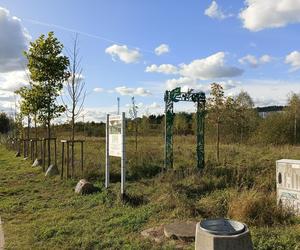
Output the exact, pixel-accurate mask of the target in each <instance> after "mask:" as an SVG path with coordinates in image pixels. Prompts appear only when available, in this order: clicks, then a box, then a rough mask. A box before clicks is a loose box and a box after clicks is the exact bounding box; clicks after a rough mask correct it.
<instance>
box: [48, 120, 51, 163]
mask: <svg viewBox="0 0 300 250" xmlns="http://www.w3.org/2000/svg"><path fill="white" fill-rule="evenodd" d="M47 132H48V149H47V150H48V167H49V166H50V165H51V148H50V147H51V141H50V138H51V122H50V120H48V122H47Z"/></svg>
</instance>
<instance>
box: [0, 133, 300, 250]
mask: <svg viewBox="0 0 300 250" xmlns="http://www.w3.org/2000/svg"><path fill="white" fill-rule="evenodd" d="M194 142H195V139H194V138H193V137H188V136H187V137H177V138H175V148H174V150H175V163H176V164H175V168H176V169H177V171H168V172H165V173H161V166H162V163H163V143H162V138H160V137H144V138H140V141H139V145H140V146H139V154H138V159H137V162H136V160H135V157H134V151H133V150H132V149H133V148H134V146H133V139H131V138H129V140H128V150H127V151H128V152H127V153H128V171H127V172H128V183H127V193H128V197H129V198H128V200H127V203H126V204H123V203H122V202H121V201H120V198H119V189H120V184H119V178H120V176H119V165H118V161H117V160H114V161H113V162H112V163H113V164H112V165H113V167H112V182H113V183H112V185H111V187H110V188H109V189H108V190H105V189H104V188H103V182H104V174H103V173H104V140H103V139H101V138H100V139H99V138H90V139H89V140H88V141H87V143H86V149H85V177H86V178H88V179H89V180H91V181H92V182H93V183H94V184H95V185H96V186H98V187H99V188H100V190H101V191H100V192H98V193H95V194H93V195H87V196H78V195H75V194H74V191H73V189H74V187H75V185H76V182H77V181H78V179H76V180H68V181H67V180H63V181H62V180H60V178H59V177H55V178H50V179H46V178H45V177H44V175H43V173H42V170H41V169H40V168H33V167H31V164H30V162H29V161H24V160H23V159H21V158H15V157H14V152H12V151H7V150H6V149H5V147H4V146H0V216H1V218H2V220H3V222H4V231H5V240H6V248H7V249H174V248H175V246H176V245H177V244H178V242H176V241H173V240H171V241H167V240H166V241H165V242H163V243H161V244H156V243H154V242H151V241H148V240H146V239H144V238H142V236H141V235H140V232H141V231H142V230H143V229H146V228H149V227H152V226H157V225H161V224H165V223H170V222H173V221H176V220H200V219H201V218H208V217H209V218H211V217H228V218H232V219H237V220H240V221H243V222H245V223H247V224H248V225H249V227H250V230H251V233H252V239H253V242H254V246H255V249H259V250H269V249H270V250H271V249H278V250H284V249H287V250H289V249H300V225H299V222H300V220H299V219H298V218H296V217H293V216H292V215H291V214H290V213H289V211H285V210H282V209H280V208H278V207H277V206H276V195H275V160H277V159H281V158H295V159H299V158H300V148H297V147H292V146H284V147H272V146H249V145H247V146H246V145H222V147H221V162H220V163H219V164H217V163H216V162H215V160H214V147H213V146H212V145H208V146H207V147H206V152H207V154H206V169H205V171H203V172H201V173H199V172H195V171H192V169H193V166H194V164H195V152H194ZM186 168H188V169H190V171H180V170H181V169H186ZM193 248H194V244H193V243H189V244H185V245H184V249H193Z"/></svg>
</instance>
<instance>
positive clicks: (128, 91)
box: [115, 86, 151, 96]
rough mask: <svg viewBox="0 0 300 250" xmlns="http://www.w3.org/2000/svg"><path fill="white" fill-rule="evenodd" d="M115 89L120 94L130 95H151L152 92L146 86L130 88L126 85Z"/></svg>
mask: <svg viewBox="0 0 300 250" xmlns="http://www.w3.org/2000/svg"><path fill="white" fill-rule="evenodd" d="M115 91H116V92H117V93H119V94H120V95H129V96H149V95H151V92H150V91H149V90H146V89H144V88H141V87H139V88H128V87H125V86H121V87H117V88H115Z"/></svg>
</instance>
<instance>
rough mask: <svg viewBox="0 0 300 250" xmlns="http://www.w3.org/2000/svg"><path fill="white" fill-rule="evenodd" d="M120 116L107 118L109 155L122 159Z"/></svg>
mask: <svg viewBox="0 0 300 250" xmlns="http://www.w3.org/2000/svg"><path fill="white" fill-rule="evenodd" d="M122 143H123V141H122V116H121V115H114V116H109V144H108V145H109V155H110V156H116V157H122Z"/></svg>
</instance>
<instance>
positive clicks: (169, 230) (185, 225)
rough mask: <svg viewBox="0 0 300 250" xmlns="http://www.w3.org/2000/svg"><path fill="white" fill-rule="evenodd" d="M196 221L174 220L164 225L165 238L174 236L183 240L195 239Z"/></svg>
mask: <svg viewBox="0 0 300 250" xmlns="http://www.w3.org/2000/svg"><path fill="white" fill-rule="evenodd" d="M196 224H197V222H176V223H172V224H168V225H165V227H164V234H165V236H166V237H167V238H173V239H174V238H175V239H180V240H184V241H191V240H194V239H195V233H196Z"/></svg>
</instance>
